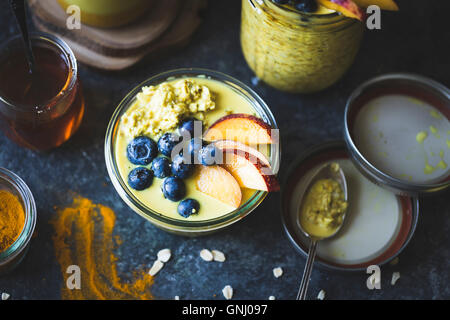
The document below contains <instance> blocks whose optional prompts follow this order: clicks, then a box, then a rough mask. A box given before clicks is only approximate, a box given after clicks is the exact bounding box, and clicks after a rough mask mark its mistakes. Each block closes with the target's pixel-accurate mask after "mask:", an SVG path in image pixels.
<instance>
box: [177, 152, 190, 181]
mask: <svg viewBox="0 0 450 320" xmlns="http://www.w3.org/2000/svg"><path fill="white" fill-rule="evenodd" d="M193 172H194V166H193V165H192V164H189V163H186V161H185V160H184V157H183V156H182V155H180V154H178V155H176V156H175V157H174V158H173V161H172V174H173V175H174V176H175V177H177V178H180V179H186V178H189V177H190V176H191V175H192V173H193Z"/></svg>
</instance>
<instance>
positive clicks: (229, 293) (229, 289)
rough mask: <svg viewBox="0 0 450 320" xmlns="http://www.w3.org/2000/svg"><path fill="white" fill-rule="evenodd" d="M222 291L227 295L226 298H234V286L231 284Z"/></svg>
mask: <svg viewBox="0 0 450 320" xmlns="http://www.w3.org/2000/svg"><path fill="white" fill-rule="evenodd" d="M222 293H223V296H224V297H225V299H227V300H230V299H231V298H233V288H232V287H231V286H225V287H224V288H223V289H222Z"/></svg>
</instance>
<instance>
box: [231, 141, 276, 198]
mask: <svg viewBox="0 0 450 320" xmlns="http://www.w3.org/2000/svg"><path fill="white" fill-rule="evenodd" d="M223 152H224V154H223V159H224V164H223V165H222V166H223V167H224V168H225V169H227V170H228V171H229V172H230V173H231V174H232V175H233V177H234V178H235V179H236V181H237V182H238V183H239V185H240V186H241V187H243V188H248V189H254V190H262V191H267V192H272V191H278V190H280V185H279V184H278V181H277V178H276V177H275V175H274V174H273V172H272V169H271V168H270V167H269V166H267V165H265V164H263V163H262V162H261V161H259V160H258V158H256V157H255V156H253V155H251V154H250V153H248V152H242V151H241V150H238V149H224V150H223Z"/></svg>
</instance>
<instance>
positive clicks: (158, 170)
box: [152, 157, 170, 179]
mask: <svg viewBox="0 0 450 320" xmlns="http://www.w3.org/2000/svg"><path fill="white" fill-rule="evenodd" d="M152 170H153V173H154V174H155V177H157V178H160V179H162V178H165V177H168V176H170V160H169V159H168V158H166V157H158V158H156V159H155V160H153V162H152Z"/></svg>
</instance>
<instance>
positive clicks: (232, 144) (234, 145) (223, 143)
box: [214, 140, 270, 167]
mask: <svg viewBox="0 0 450 320" xmlns="http://www.w3.org/2000/svg"><path fill="white" fill-rule="evenodd" d="M214 145H215V146H216V147H217V148H219V149H221V150H224V149H236V150H239V151H240V152H242V153H246V152H247V153H249V154H250V155H251V156H253V157H255V158H256V159H258V160H259V161H260V162H261V163H262V164H264V165H266V166H268V167H270V162H269V160H267V158H266V156H265V155H264V154H262V153H261V152H259V151H258V150H256V149H255V148H253V147H250V146H248V145H246V144H243V143H242V142H239V141H233V140H217V141H214Z"/></svg>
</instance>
